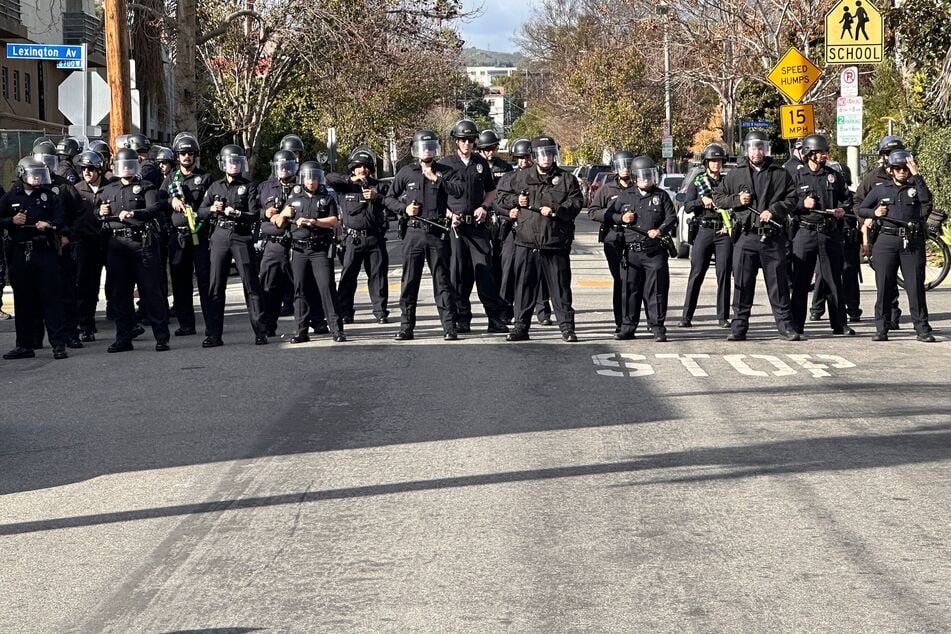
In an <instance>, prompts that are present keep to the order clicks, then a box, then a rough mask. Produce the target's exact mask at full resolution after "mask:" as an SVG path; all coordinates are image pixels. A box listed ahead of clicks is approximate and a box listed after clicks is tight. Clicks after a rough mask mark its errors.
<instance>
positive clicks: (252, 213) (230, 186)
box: [198, 176, 267, 339]
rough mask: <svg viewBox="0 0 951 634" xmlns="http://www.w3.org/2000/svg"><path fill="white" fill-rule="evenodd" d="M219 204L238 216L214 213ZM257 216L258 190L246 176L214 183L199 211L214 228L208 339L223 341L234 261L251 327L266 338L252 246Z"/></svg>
mask: <svg viewBox="0 0 951 634" xmlns="http://www.w3.org/2000/svg"><path fill="white" fill-rule="evenodd" d="M216 201H221V202H222V203H224V206H225V208H226V209H227V208H228V207H231V208H233V209H234V210H235V211H237V212H238V215H237V216H234V215H233V216H225V214H224V213H223V212H222V213H220V214H219V213H215V212H213V211H212V209H211V207H212V205H213V204H214V203H215V202H216ZM258 214H259V209H258V188H257V186H256V185H255V184H254V183H252V182H251V181H249V180H248V179H246V178H244V177H243V176H235V177H233V178H231V180H230V181H229V180H228V177H225V178H222V179H219V180H217V181H215V182H214V183H212V184H211V186H210V187H209V188H208V190H207V191H206V192H205V198H204V200H202V203H201V207H200V208H199V209H198V215H199V217H200V218H201V219H202V221H204V222H211V223H212V224H213V225H214V226H213V227H212V229H211V236H210V237H209V239H208V245H209V249H210V252H211V253H210V256H211V272H210V274H209V280H208V314H207V315H206V316H205V331H206V332H207V333H208V336H209V337H215V338H219V339H220V338H221V333H222V331H223V330H224V318H225V292H226V291H227V287H228V270H229V269H230V268H231V263H232V261H234V264H235V269H236V270H237V271H238V276H239V277H240V278H241V283H242V284H243V286H244V300H245V304H246V305H247V308H248V317H249V319H250V320H251V328H252V330H254V334H255V336H256V337H264V336H266V333H267V325H266V324H265V323H264V298H263V294H262V292H261V281H260V280H259V279H258V261H257V256H256V255H255V253H254V244H253V243H252V240H253V235H254V226H255V224H256V223H257V222H258Z"/></svg>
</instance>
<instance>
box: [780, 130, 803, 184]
mask: <svg viewBox="0 0 951 634" xmlns="http://www.w3.org/2000/svg"><path fill="white" fill-rule="evenodd" d="M802 142H803V139H796V140H795V141H793V142H792V144H791V146H790V148H789V159H788V160H787V161H786V162H785V163H783V169H785V170H786V171H787V172H788V173H789V177H790V178H792V179H793V180H794V181H795V180H796V174H797V173H799V170H801V169H803V166H804V164H805V156H804V155H803V150H802Z"/></svg>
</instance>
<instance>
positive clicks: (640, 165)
mask: <svg viewBox="0 0 951 634" xmlns="http://www.w3.org/2000/svg"><path fill="white" fill-rule="evenodd" d="M631 175H632V176H633V177H634V182H635V183H636V184H637V186H638V188H639V189H650V188H651V187H653V186H654V185H656V184H657V182H658V181H659V180H660V175H659V173H658V171H657V164H656V163H654V159H652V158H651V157H649V156H643V155H642V156H638V157H637V158H636V159H634V161H633V162H632V163H631Z"/></svg>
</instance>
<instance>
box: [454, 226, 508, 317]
mask: <svg viewBox="0 0 951 634" xmlns="http://www.w3.org/2000/svg"><path fill="white" fill-rule="evenodd" d="M450 235H451V236H452V264H451V274H450V276H451V281H452V288H453V292H454V294H455V296H456V320H457V321H458V323H460V324H463V325H468V324H469V323H470V322H471V321H472V303H471V302H470V301H469V296H470V295H472V287H473V285H474V286H475V287H476V290H477V292H478V294H479V301H480V302H482V306H483V308H485V315H486V317H488V318H489V321H490V322H491V321H503V322H504V321H505V305H504V304H503V303H502V298H501V297H499V290H498V286H497V285H496V282H495V276H494V275H493V273H492V240H491V238H490V236H489V229H488V227H486V226H485V225H484V224H462V225H459V226H458V227H456V229H455V231H450Z"/></svg>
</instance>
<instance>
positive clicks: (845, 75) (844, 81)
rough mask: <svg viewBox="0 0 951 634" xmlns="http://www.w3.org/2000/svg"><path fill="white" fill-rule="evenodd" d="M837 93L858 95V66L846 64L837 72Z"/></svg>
mask: <svg viewBox="0 0 951 634" xmlns="http://www.w3.org/2000/svg"><path fill="white" fill-rule="evenodd" d="M839 95H841V96H842V97H858V96H859V68H858V66H846V67H845V68H843V69H842V72H841V73H839Z"/></svg>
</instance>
